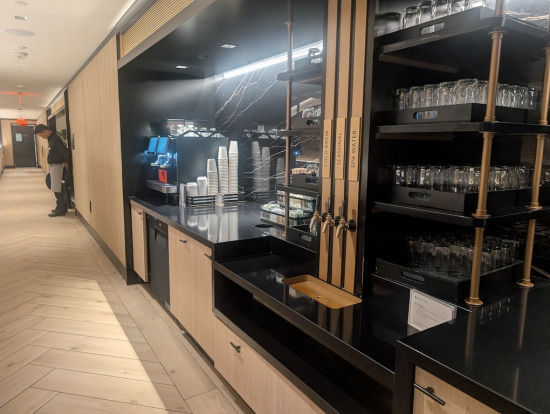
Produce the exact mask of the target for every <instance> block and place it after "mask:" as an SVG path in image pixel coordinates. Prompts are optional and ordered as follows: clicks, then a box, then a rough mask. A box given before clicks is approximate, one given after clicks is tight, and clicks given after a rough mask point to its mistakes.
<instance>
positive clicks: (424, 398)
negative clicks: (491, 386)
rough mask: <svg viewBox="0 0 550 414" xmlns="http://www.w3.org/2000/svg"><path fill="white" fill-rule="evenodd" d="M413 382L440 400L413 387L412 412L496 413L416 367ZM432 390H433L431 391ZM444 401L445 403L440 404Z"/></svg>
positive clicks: (415, 413)
mask: <svg viewBox="0 0 550 414" xmlns="http://www.w3.org/2000/svg"><path fill="white" fill-rule="evenodd" d="M415 383H416V384H417V385H419V386H420V387H422V388H423V389H425V390H427V391H428V392H429V393H430V394H433V395H434V396H435V397H437V398H438V399H439V400H441V402H438V401H437V400H436V399H434V398H432V397H430V396H428V395H426V394H425V393H423V392H422V391H420V390H418V389H417V388H416V387H415V389H414V404H413V413H414V414H447V413H453V414H471V413H479V414H497V413H498V411H495V410H493V409H492V408H489V407H487V406H486V405H485V404H483V403H481V402H479V401H478V400H476V399H474V398H472V397H470V396H469V395H468V394H466V393H464V392H462V391H460V390H458V389H457V388H455V387H453V386H452V385H449V384H447V383H446V382H444V381H442V380H440V379H439V378H437V377H435V376H433V375H432V374H430V373H428V372H426V371H424V370H423V369H421V368H418V367H416V373H415ZM432 390H433V391H432ZM442 403H444V404H445V405H442Z"/></svg>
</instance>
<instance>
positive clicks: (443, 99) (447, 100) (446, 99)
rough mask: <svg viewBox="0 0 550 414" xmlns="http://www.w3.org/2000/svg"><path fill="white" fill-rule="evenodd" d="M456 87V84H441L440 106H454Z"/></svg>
mask: <svg viewBox="0 0 550 414" xmlns="http://www.w3.org/2000/svg"><path fill="white" fill-rule="evenodd" d="M455 87H456V82H441V83H440V84H439V88H438V89H439V91H438V99H439V102H438V105H439V106H444V105H453V104H454V102H453V97H454V90H455Z"/></svg>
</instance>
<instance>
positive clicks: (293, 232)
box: [286, 224, 319, 251]
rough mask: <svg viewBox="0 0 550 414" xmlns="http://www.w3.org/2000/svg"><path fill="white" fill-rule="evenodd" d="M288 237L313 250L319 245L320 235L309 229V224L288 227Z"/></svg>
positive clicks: (293, 241) (289, 239) (291, 240)
mask: <svg viewBox="0 0 550 414" xmlns="http://www.w3.org/2000/svg"><path fill="white" fill-rule="evenodd" d="M286 239H287V240H288V241H290V242H292V243H295V244H297V245H299V246H302V247H305V248H306V249H309V250H313V251H317V248H318V246H319V236H317V235H315V234H313V233H311V232H310V231H309V225H308V224H302V225H299V226H289V227H287V229H286Z"/></svg>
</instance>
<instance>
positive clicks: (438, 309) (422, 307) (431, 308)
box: [408, 289, 456, 331]
mask: <svg viewBox="0 0 550 414" xmlns="http://www.w3.org/2000/svg"><path fill="white" fill-rule="evenodd" d="M454 318H456V306H453V305H450V304H448V303H445V302H442V301H440V300H438V299H435V298H433V297H431V296H429V295H426V294H425V293H422V292H420V291H418V290H415V289H411V295H410V298H409V320H408V323H409V325H411V326H412V327H414V328H416V329H418V330H420V331H423V330H424V329H428V328H431V327H433V326H436V325H439V324H440V323H443V322H448V321H451V320H453V319H454Z"/></svg>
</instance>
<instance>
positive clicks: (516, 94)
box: [508, 85, 521, 108]
mask: <svg viewBox="0 0 550 414" xmlns="http://www.w3.org/2000/svg"><path fill="white" fill-rule="evenodd" d="M508 105H510V108H521V95H520V88H519V86H518V85H509V86H508Z"/></svg>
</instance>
